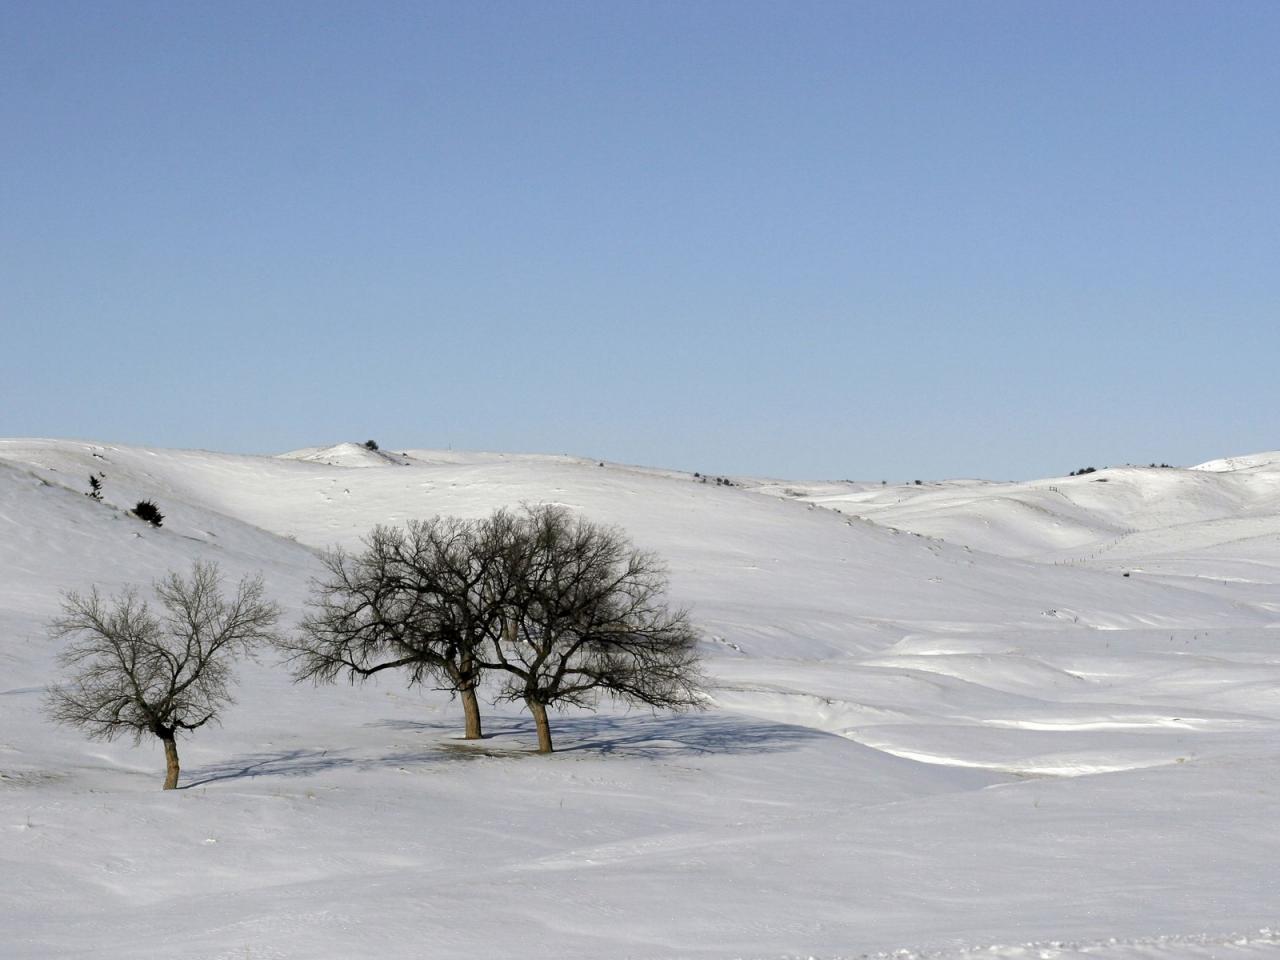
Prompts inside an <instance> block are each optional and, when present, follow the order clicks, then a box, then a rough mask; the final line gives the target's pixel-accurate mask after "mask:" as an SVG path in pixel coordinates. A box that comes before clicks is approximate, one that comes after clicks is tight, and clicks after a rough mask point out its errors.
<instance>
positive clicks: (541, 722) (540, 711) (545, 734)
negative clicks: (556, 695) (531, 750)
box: [525, 700, 553, 753]
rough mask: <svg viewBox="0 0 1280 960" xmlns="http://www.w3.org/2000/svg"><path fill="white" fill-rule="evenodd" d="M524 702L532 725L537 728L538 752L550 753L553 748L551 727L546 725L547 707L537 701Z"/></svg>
mask: <svg viewBox="0 0 1280 960" xmlns="http://www.w3.org/2000/svg"><path fill="white" fill-rule="evenodd" d="M525 702H526V703H528V705H529V712H530V713H532V714H533V724H534V726H535V727H537V728H538V752H539V753H550V752H551V751H552V749H553V747H552V746H551V725H550V724H549V723H547V705H546V704H545V703H539V702H538V701H537V700H527V701H525Z"/></svg>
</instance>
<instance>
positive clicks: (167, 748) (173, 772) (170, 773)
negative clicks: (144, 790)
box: [160, 737, 178, 790]
mask: <svg viewBox="0 0 1280 960" xmlns="http://www.w3.org/2000/svg"><path fill="white" fill-rule="evenodd" d="M160 739H161V741H162V742H163V743H164V763H165V776H164V788H165V789H166V790H175V789H177V787H178V744H177V741H175V740H174V739H173V737H161V738H160Z"/></svg>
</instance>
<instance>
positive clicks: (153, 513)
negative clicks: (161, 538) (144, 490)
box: [132, 500, 164, 527]
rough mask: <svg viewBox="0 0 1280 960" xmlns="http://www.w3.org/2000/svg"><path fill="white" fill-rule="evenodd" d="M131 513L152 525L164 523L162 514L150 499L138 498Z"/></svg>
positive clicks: (156, 525)
mask: <svg viewBox="0 0 1280 960" xmlns="http://www.w3.org/2000/svg"><path fill="white" fill-rule="evenodd" d="M132 513H133V515H134V516H135V517H137V518H138V519H139V520H145V521H147V523H149V524H151V525H152V526H153V527H158V526H161V525H162V524H163V523H164V514H163V513H161V512H160V508H159V507H157V506H156V505H155V504H154V503H152V502H151V501H150V500H139V501H138V502H137V503H136V504H135V505H134V508H133V510H132Z"/></svg>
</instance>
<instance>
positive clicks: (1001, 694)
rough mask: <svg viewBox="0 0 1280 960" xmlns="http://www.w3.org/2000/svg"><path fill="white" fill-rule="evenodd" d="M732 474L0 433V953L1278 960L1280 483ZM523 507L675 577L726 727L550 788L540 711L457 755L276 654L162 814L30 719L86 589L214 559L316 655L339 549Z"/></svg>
mask: <svg viewBox="0 0 1280 960" xmlns="http://www.w3.org/2000/svg"><path fill="white" fill-rule="evenodd" d="M99 472H101V473H103V474H105V475H106V479H105V480H104V481H103V491H104V501H103V502H95V501H93V500H91V499H89V498H88V497H85V496H83V493H84V491H86V490H87V489H88V477H89V474H90V473H99ZM734 479H735V482H736V485H734V486H728V485H718V484H716V483H714V482H708V483H703V482H699V481H698V480H697V479H695V478H694V476H693V475H692V474H687V473H681V472H677V471H664V470H655V469H642V468H637V467H628V466H622V465H618V464H603V465H601V464H600V463H599V462H598V461H595V460H583V459H576V458H570V457H551V456H524V455H521V456H517V455H501V454H463V453H456V452H438V451H437V452H428V451H407V452H394V453H393V452H389V451H372V450H367V449H365V448H364V447H362V446H359V445H356V444H343V445H339V446H337V447H331V448H315V449H308V450H303V451H298V452H296V453H293V454H288V455H285V456H283V457H276V458H267V457H249V456H232V455H224V454H216V453H206V452H191V451H173V450H153V449H143V448H132V447H124V446H117V445H108V444H98V443H86V442H73V441H59V440H5V441H0V958H4V960H16V958H40V960H53V958H59V960H62V958H73V957H94V958H106V960H117V958H118V960H145V958H156V960H159V958H166V960H168V958H198V960H204V958H207V960H232V958H252V960H266V958H378V960H400V958H438V957H439V958H452V957H459V958H460V957H469V958H474V957H481V958H503V957H520V958H521V960H541V958H546V960H553V958H554V960H570V958H583V960H585V958H607V960H612V958H619V960H620V958H669V957H670V958H674V957H689V958H713V957H714V958H778V960H781V958H807V957H815V958H825V960H834V958H861V957H872V958H900V960H909V958H932V960H977V958H1002V960H1007V958H1016V960H1068V958H1070V960H1085V958H1089V960H1173V958H1194V960H1211V958H1212V960H1255V958H1263V957H1280V933H1277V932H1276V931H1277V928H1278V927H1280V922H1278V921H1280V915H1278V914H1280V631H1277V629H1276V626H1277V623H1278V622H1280V453H1277V454H1259V455H1255V456H1245V457H1234V458H1227V459H1223V460H1216V461H1213V462H1210V463H1206V464H1202V465H1201V466H1199V467H1195V468H1192V469H1161V468H1145V467H1143V468H1138V467H1124V468H1115V469H1105V470H1099V471H1098V472H1096V473H1092V474H1088V475H1085V476H1080V477H1067V478H1058V479H1052V480H1042V481H1035V482H1028V483H989V482H980V481H949V482H945V483H926V484H922V485H918V486H917V485H915V484H912V485H909V486H908V485H881V484H880V483H874V484H871V483H866V484H858V483H805V482H797V481H772V480H770V481H762V480H752V479H749V478H734ZM141 499H151V500H154V501H155V502H156V503H157V504H158V505H159V506H160V509H161V510H162V511H163V513H164V514H165V517H166V519H165V522H164V526H163V527H161V528H159V529H156V528H153V527H151V526H149V525H147V524H145V523H142V522H141V521H139V520H137V519H136V518H133V517H131V516H129V515H128V514H127V512H126V511H127V509H128V508H129V507H131V506H132V505H133V504H134V503H135V502H136V501H138V500H141ZM521 502H532V503H557V504H563V505H565V506H566V507H568V508H569V509H571V510H573V511H575V512H579V513H581V514H582V515H584V516H586V517H589V518H590V519H593V520H598V521H602V522H607V523H612V524H618V525H620V526H621V527H623V528H624V529H625V530H626V531H627V533H628V534H629V535H630V536H631V538H632V539H633V540H634V541H635V542H636V543H637V544H638V545H640V546H642V547H645V548H650V549H652V550H654V551H656V552H658V553H659V554H661V555H662V557H664V558H665V560H666V561H667V562H668V563H669V566H670V572H671V583H672V587H671V592H672V598H673V600H674V601H675V602H676V603H678V604H680V605H687V606H688V607H689V608H690V609H691V610H692V613H693V617H694V620H695V622H696V623H697V624H698V625H699V627H700V628H701V630H702V631H703V633H704V636H705V642H704V648H705V653H706V659H707V668H708V673H709V675H710V678H711V681H712V689H711V696H712V699H713V706H712V708H711V709H709V710H707V711H705V712H702V713H694V714H678V715H676V714H665V713H658V714H653V713H651V712H648V711H630V712H628V711H625V710H621V709H618V708H605V709H602V710H601V711H600V712H599V713H590V712H573V711H571V712H565V713H561V714H558V715H553V718H552V723H553V731H554V733H555V735H556V738H557V753H555V754H553V755H551V756H538V755H536V754H534V753H533V750H534V747H535V740H534V736H533V731H532V724H531V721H530V719H529V718H528V716H527V715H526V714H524V713H523V712H522V711H521V710H520V709H519V708H518V707H516V706H503V707H495V708H486V710H485V722H486V733H487V734H488V736H487V738H486V739H485V740H483V741H479V742H469V743H468V742H464V741H462V740H461V739H460V736H461V709H460V706H459V705H458V704H457V703H456V702H454V701H452V700H451V699H450V698H449V697H448V695H447V694H444V693H441V692H436V691H431V690H425V691H423V690H418V689H409V688H407V687H406V686H405V684H404V682H403V678H402V677H400V676H396V675H389V674H384V675H381V676H380V677H379V678H378V679H377V680H376V681H373V682H369V683H367V684H364V685H357V686H350V685H348V684H346V683H345V682H343V683H339V684H336V685H333V686H328V687H319V688H314V687H312V686H311V685H309V684H304V685H295V684H294V683H293V682H292V681H291V678H290V676H289V674H288V672H287V670H286V669H284V668H282V667H281V666H280V665H279V664H278V663H276V662H275V660H274V658H273V656H272V655H271V654H269V653H266V654H264V655H263V656H262V657H260V658H259V659H258V660H257V661H256V662H246V663H244V664H242V666H241V668H240V682H239V685H238V687H237V690H236V698H237V702H236V704H234V705H233V706H232V707H230V708H229V709H228V711H227V712H226V714H225V717H224V721H223V724H222V726H220V727H213V728H208V729H202V730H200V731H198V732H197V733H196V734H195V735H194V736H192V737H190V738H187V739H185V740H182V741H181V742H180V748H181V751H182V756H183V777H182V789H179V790H176V791H162V790H161V789H160V785H161V782H162V780H163V772H164V771H163V767H164V762H163V756H162V751H161V748H160V745H159V743H158V742H157V741H154V740H151V741H146V742H143V743H142V744H141V745H140V746H138V747H134V746H132V745H131V744H130V742H128V741H127V740H126V741H121V742H115V743H109V744H103V743H98V742H92V741H88V740H86V739H84V738H83V737H82V736H81V735H80V733H79V732H78V731H76V730H73V729H65V728H61V727H57V726H54V725H52V724H51V723H50V722H49V721H48V719H47V718H46V716H45V715H44V713H43V709H42V698H43V693H44V690H45V688H46V687H47V685H48V684H50V683H51V682H53V681H54V680H55V679H57V677H58V667H57V665H56V662H55V657H56V654H57V652H58V645H57V643H55V642H54V641H53V640H51V639H50V637H49V632H48V626H47V625H48V622H49V620H50V618H51V617H52V616H54V615H55V614H56V613H57V612H58V607H59V602H60V596H61V594H63V593H64V592H65V591H68V590H73V589H74V590H80V591H83V590H86V589H87V588H89V587H90V586H92V585H94V584H96V585H98V586H99V588H100V589H102V590H104V591H107V592H114V591H117V590H119V589H121V588H122V587H123V586H125V585H126V584H137V585H140V586H142V587H144V588H146V587H147V585H148V584H150V582H151V581H153V580H154V579H156V578H157V577H159V576H161V575H163V574H164V573H166V572H167V571H169V570H179V571H185V570H187V569H188V568H189V567H190V564H191V562H192V561H193V560H197V559H200V560H213V561H216V562H217V563H218V564H219V565H220V567H221V569H222V571H223V573H224V575H225V576H226V577H227V578H228V579H230V580H234V579H237V578H239V577H241V576H243V575H246V574H256V573H261V574H262V576H263V578H264V580H265V582H266V585H267V589H268V592H269V594H270V595H271V596H272V597H273V598H275V599H276V600H278V601H279V602H280V603H281V604H282V605H283V606H284V608H285V609H286V611H287V616H286V619H287V621H288V623H289V625H290V626H292V624H293V623H294V622H295V621H296V618H297V617H298V616H299V615H300V614H301V612H302V610H303V605H304V601H305V598H306V596H307V592H308V581H309V578H311V577H313V576H315V575H317V574H318V573H319V571H320V565H319V562H318V560H317V556H316V554H317V552H318V550H320V549H322V548H325V547H327V546H330V545H334V544H341V545H344V546H347V547H353V546H358V544H359V542H360V538H361V536H362V535H363V534H365V533H366V532H367V531H368V530H369V528H371V527H372V526H373V525H374V524H378V523H383V524H397V523H403V522H404V521H406V520H409V519H415V518H425V517H429V516H431V515H433V514H450V515H459V516H465V517H478V516H483V515H485V514H487V513H488V512H489V511H491V510H493V509H494V508H496V507H499V506H509V505H517V504H519V503H521Z"/></svg>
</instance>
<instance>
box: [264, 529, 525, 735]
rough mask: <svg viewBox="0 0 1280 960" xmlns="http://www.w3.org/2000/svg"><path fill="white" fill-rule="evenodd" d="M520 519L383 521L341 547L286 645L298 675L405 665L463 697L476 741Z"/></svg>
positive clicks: (326, 677) (319, 677) (317, 678)
mask: <svg viewBox="0 0 1280 960" xmlns="http://www.w3.org/2000/svg"><path fill="white" fill-rule="evenodd" d="M513 525H514V518H512V516H511V515H510V514H508V513H506V512H504V511H498V512H497V513H495V514H493V515H492V516H490V517H488V518H487V519H485V520H461V519H458V518H456V517H434V518H432V519H430V520H424V521H411V522H410V523H409V524H408V525H407V527H406V528H405V529H403V530H402V529H398V528H393V527H383V526H379V527H375V528H374V529H373V531H372V532H371V533H370V534H369V535H368V536H367V537H365V539H364V550H363V551H361V552H360V553H358V554H355V555H349V554H347V553H344V552H343V551H341V550H332V551H330V552H329V553H328V554H327V555H326V556H325V558H324V562H325V566H326V567H327V568H328V575H327V576H326V577H324V578H323V579H321V580H319V581H317V582H316V583H315V584H314V585H313V592H312V596H311V599H310V601H309V607H310V610H309V612H308V614H307V616H306V617H304V618H303V620H302V624H301V630H300V631H299V633H298V635H297V636H294V637H288V638H284V639H282V640H280V641H279V646H280V647H281V649H282V650H283V651H284V653H285V655H286V658H287V660H288V661H289V662H291V663H292V664H293V667H294V676H295V678H296V679H298V680H312V681H314V682H316V683H327V682H332V681H333V680H335V679H336V678H337V677H339V676H341V675H344V674H345V675H346V677H347V678H348V679H349V680H350V681H351V682H353V683H354V682H356V681H357V680H365V679H368V678H369V677H371V676H373V675H374V674H377V673H381V672H382V671H384V670H404V671H406V672H407V674H408V682H409V683H410V684H411V685H413V684H423V683H432V684H435V685H436V686H437V687H438V688H440V689H444V690H448V691H450V692H451V693H453V694H455V695H456V696H458V697H459V699H461V700H462V708H463V714H464V717H465V728H464V729H465V733H464V736H465V737H466V739H469V740H471V739H478V738H479V737H480V736H481V723H480V705H479V701H478V698H477V695H476V691H477V688H478V686H479V684H480V680H481V674H482V671H483V663H482V662H481V657H480V654H481V652H482V649H481V648H482V647H483V646H484V645H485V644H486V642H487V641H488V640H489V638H490V637H492V636H494V635H495V634H496V633H497V632H498V631H499V624H500V621H501V617H502V614H503V610H504V605H505V603H506V599H507V596H506V592H505V591H506V590H507V589H508V588H507V587H506V586H505V585H504V584H505V581H504V580H503V579H502V577H501V575H500V574H501V569H502V558H503V556H504V552H505V551H506V550H507V549H508V546H509V544H510V540H511V533H512V528H513Z"/></svg>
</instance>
